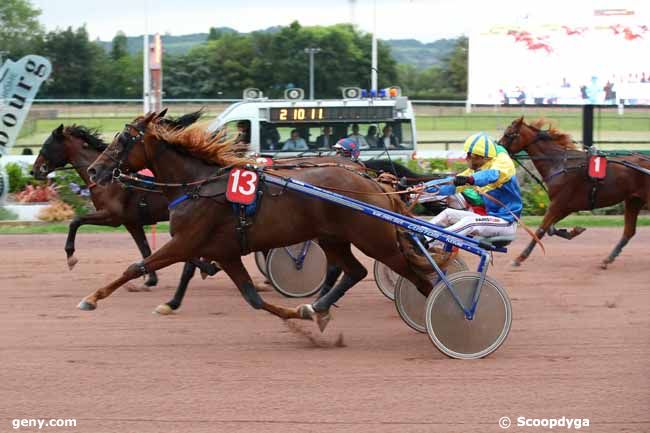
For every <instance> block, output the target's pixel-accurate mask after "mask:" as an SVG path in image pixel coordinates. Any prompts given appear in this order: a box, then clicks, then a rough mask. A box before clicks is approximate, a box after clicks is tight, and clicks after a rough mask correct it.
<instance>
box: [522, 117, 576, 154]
mask: <svg viewBox="0 0 650 433" xmlns="http://www.w3.org/2000/svg"><path fill="white" fill-rule="evenodd" d="M544 125H547V128H546V129H542V128H543V127H544ZM528 126H532V127H533V128H534V129H536V130H537V131H538V132H540V133H541V134H546V135H547V136H548V138H549V140H551V141H553V142H554V143H555V144H557V145H559V146H562V147H563V148H565V149H568V150H577V149H578V148H577V147H576V144H575V143H574V142H573V139H572V138H571V136H570V135H569V134H567V133H565V132H560V131H559V130H558V129H557V128H555V127H554V126H553V125H552V124H551V122H550V121H548V120H546V119H544V118H543V117H542V118H540V119H537V120H534V121H533V122H531V123H530V124H529V125H528Z"/></svg>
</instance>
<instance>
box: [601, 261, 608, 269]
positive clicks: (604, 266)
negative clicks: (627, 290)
mask: <svg viewBox="0 0 650 433" xmlns="http://www.w3.org/2000/svg"><path fill="white" fill-rule="evenodd" d="M608 265H609V263H607V262H602V263H601V264H600V269H607V266H608Z"/></svg>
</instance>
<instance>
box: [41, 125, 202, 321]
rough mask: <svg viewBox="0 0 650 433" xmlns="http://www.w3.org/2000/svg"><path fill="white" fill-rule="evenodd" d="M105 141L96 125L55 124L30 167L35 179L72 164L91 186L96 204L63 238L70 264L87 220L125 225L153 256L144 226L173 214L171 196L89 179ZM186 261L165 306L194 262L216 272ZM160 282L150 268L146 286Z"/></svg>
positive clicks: (176, 303) (178, 296)
mask: <svg viewBox="0 0 650 433" xmlns="http://www.w3.org/2000/svg"><path fill="white" fill-rule="evenodd" d="M200 115H201V113H199V112H196V113H191V114H188V115H186V116H182V117H180V118H178V119H176V120H171V119H167V126H168V127H172V128H178V127H187V126H189V125H191V124H192V123H194V122H196V120H198V119H199V117H200ZM106 147H107V144H106V143H104V141H103V140H102V139H101V137H100V135H99V133H98V132H97V131H96V130H92V129H88V128H84V127H82V126H77V125H71V126H68V127H64V126H63V125H60V126H59V127H58V128H56V129H54V130H53V131H52V133H51V134H50V136H49V137H48V138H47V140H46V141H45V143H44V144H43V146H42V148H41V150H40V152H39V155H38V157H37V158H36V161H35V163H34V166H33V168H32V171H33V173H34V177H35V178H36V179H41V180H43V179H45V178H46V177H47V175H48V174H49V173H51V172H52V171H55V170H59V169H62V168H63V167H65V166H66V165H68V164H70V165H71V166H72V168H73V169H74V170H75V171H76V172H77V173H78V174H79V176H80V177H81V178H82V179H83V181H84V182H85V183H86V185H88V186H89V187H90V198H91V200H92V202H93V205H94V206H95V209H97V210H96V211H95V212H91V213H89V214H87V215H84V216H75V218H74V219H73V220H72V221H71V222H70V227H69V229H68V238H67V240H66V244H65V252H66V255H67V260H68V266H69V268H70V269H72V268H73V267H74V265H75V264H76V263H77V258H76V257H75V256H74V252H75V238H76V234H77V230H78V229H79V227H81V226H82V225H85V224H91V225H101V226H111V227H117V226H120V225H124V227H126V229H127V230H128V232H129V234H130V235H131V237H132V238H133V240H134V241H135V243H136V245H137V246H138V249H139V250H140V253H141V254H142V257H143V258H145V257H149V256H150V255H151V249H150V248H149V243H148V242H147V237H146V236H145V233H144V228H143V226H145V225H149V224H155V223H157V222H160V221H167V220H169V211H168V209H167V198H166V197H165V196H164V195H163V194H160V193H156V192H147V191H139V190H134V189H125V188H123V187H122V186H121V185H119V184H117V183H112V184H108V185H96V184H94V183H93V182H91V181H90V179H89V176H88V173H87V168H88V167H89V166H90V164H91V163H92V162H93V161H94V160H95V159H97V158H98V157H99V155H100V154H101V152H103V151H104V150H105V149H106ZM195 262H197V261H193V262H188V263H186V264H185V267H184V268H183V273H182V275H181V280H180V283H179V286H178V289H177V290H176V293H175V295H174V298H173V299H172V300H170V301H169V302H168V303H167V304H165V305H167V307H168V308H170V309H172V310H176V309H177V308H179V307H180V304H181V301H182V299H183V296H184V294H185V290H186V289H187V285H188V283H189V281H190V279H191V278H192V277H193V276H194V273H195V271H196V264H198V265H200V266H202V267H204V268H206V267H207V268H206V269H204V270H205V271H207V272H208V273H210V274H212V273H214V270H213V269H211V268H209V265H207V264H203V263H196V264H195ZM157 282H158V278H157V276H156V273H155V272H150V273H149V277H148V279H147V280H146V281H145V286H147V287H152V286H155V285H156V284H157Z"/></svg>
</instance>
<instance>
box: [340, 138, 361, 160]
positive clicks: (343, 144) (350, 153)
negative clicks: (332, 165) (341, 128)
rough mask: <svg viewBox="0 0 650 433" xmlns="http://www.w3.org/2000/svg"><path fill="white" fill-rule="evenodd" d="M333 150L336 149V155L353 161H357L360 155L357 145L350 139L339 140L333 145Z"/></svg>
mask: <svg viewBox="0 0 650 433" xmlns="http://www.w3.org/2000/svg"><path fill="white" fill-rule="evenodd" d="M334 149H336V154H337V155H343V156H345V157H347V158H351V159H354V160H356V159H359V156H360V155H361V150H359V145H358V144H357V142H355V141H354V140H352V139H351V138H341V139H340V140H339V141H337V142H336V144H335V145H334Z"/></svg>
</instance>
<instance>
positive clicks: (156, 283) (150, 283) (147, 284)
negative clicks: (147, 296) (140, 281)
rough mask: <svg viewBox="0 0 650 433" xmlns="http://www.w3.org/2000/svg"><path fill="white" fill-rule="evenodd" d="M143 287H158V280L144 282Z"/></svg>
mask: <svg viewBox="0 0 650 433" xmlns="http://www.w3.org/2000/svg"><path fill="white" fill-rule="evenodd" d="M144 285H145V286H147V287H154V286H156V285H158V280H157V279H155V280H147V281H145V282H144Z"/></svg>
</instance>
